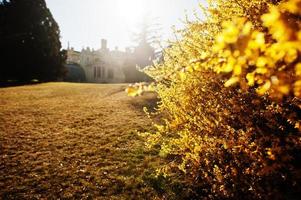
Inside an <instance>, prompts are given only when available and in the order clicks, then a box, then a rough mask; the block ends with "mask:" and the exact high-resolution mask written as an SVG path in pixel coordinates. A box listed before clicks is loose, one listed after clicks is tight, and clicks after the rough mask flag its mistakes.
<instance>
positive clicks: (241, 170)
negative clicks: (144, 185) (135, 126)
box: [130, 0, 301, 199]
mask: <svg viewBox="0 0 301 200" xmlns="http://www.w3.org/2000/svg"><path fill="white" fill-rule="evenodd" d="M202 9H203V10H204V14H205V16H206V20H204V21H202V20H201V19H198V20H196V21H195V22H189V21H188V22H187V23H186V28H185V29H184V30H181V31H178V33H179V34H180V35H181V38H180V39H179V40H178V41H175V42H172V43H171V46H170V47H169V48H167V49H166V50H165V52H164V62H163V63H157V64H155V65H154V66H153V67H150V68H148V69H147V70H146V72H147V74H149V75H150V76H151V77H152V78H153V79H154V80H155V82H156V88H155V90H156V91H157V93H158V95H159V97H160V99H161V102H160V105H159V109H158V113H159V114H160V115H162V116H163V118H162V123H161V124H156V125H155V126H156V128H157V132H156V133H147V134H146V135H147V136H148V146H149V147H152V146H155V145H160V147H161V152H160V155H161V156H164V157H166V160H167V162H166V165H165V166H163V167H162V168H161V169H159V170H158V173H159V174H161V175H162V174H163V175H164V176H168V177H169V178H172V177H174V178H175V177H177V178H178V179H181V180H182V182H183V183H184V186H185V188H189V189H187V190H186V191H185V192H186V195H183V196H185V197H186V198H202V199H289V198H294V197H297V195H300V191H301V188H300V187H301V186H300V183H301V156H300V155H301V154H300V153H301V138H300V136H301V135H300V130H301V128H300V117H301V109H300V106H301V101H300V97H301V93H300V92H301V90H300V88H301V86H300V85H301V84H300V82H301V77H300V75H301V64H300V63H301V13H300V10H301V0H290V1H283V2H280V3H279V1H272V0H254V1H247V0H228V1H226V0H216V1H209V6H208V8H202ZM266 12H267V14H265V13H266ZM141 87H142V86H140V87H138V89H137V93H139V94H140V93H141ZM130 91H131V95H133V94H135V92H133V91H134V90H133V88H132V87H131V88H130Z"/></svg>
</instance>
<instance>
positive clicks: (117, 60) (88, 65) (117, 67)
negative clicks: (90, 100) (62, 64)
mask: <svg viewBox="0 0 301 200" xmlns="http://www.w3.org/2000/svg"><path fill="white" fill-rule="evenodd" d="M67 56H68V57H67V64H73V63H76V64H79V65H80V66H81V67H82V68H83V70H84V71H85V75H86V80H87V82H90V83H122V82H125V75H124V72H123V69H122V67H123V64H124V62H125V60H126V59H128V58H129V57H131V56H132V54H131V53H130V52H122V51H119V50H118V49H117V48H116V49H115V50H113V51H110V50H109V49H108V48H107V41H106V40H104V39H103V40H102V41H101V48H100V49H99V50H93V49H92V50H91V49H90V48H89V47H88V48H86V49H82V51H81V52H79V51H75V50H74V49H73V48H69V47H68V49H67Z"/></svg>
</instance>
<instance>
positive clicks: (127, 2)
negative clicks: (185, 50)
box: [46, 0, 204, 50]
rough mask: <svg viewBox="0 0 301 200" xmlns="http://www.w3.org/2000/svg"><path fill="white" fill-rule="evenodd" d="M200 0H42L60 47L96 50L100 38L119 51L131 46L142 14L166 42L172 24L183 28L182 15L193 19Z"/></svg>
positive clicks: (201, 0)
mask: <svg viewBox="0 0 301 200" xmlns="http://www.w3.org/2000/svg"><path fill="white" fill-rule="evenodd" d="M203 1H204V0H46V3H47V6H48V8H49V9H50V11H51V13H52V15H53V17H54V18H55V20H56V21H57V23H58V24H59V26H60V31H61V42H62V46H63V48H67V46H68V42H69V43H70V46H71V47H74V48H75V49H76V50H81V49H82V48H83V47H84V48H86V47H88V46H89V47H90V48H94V49H99V48H100V44H101V39H102V38H104V39H107V40H108V47H109V48H110V49H114V48H115V47H116V46H118V47H119V49H120V50H124V48H126V47H128V46H133V45H135V44H134V42H133V33H136V32H137V31H138V30H139V28H138V27H139V23H141V22H142V19H143V17H144V16H146V15H148V16H151V18H152V19H155V20H154V22H155V23H158V24H160V27H161V29H160V31H159V32H160V35H161V36H162V40H163V41H166V40H167V39H169V38H171V37H172V35H173V34H172V29H171V27H172V26H175V27H176V28H181V27H183V19H184V18H185V14H186V13H187V14H188V15H189V18H190V19H193V14H192V13H193V11H197V12H199V7H198V5H199V4H200V3H203Z"/></svg>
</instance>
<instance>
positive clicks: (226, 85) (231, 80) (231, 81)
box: [225, 77, 239, 87]
mask: <svg viewBox="0 0 301 200" xmlns="http://www.w3.org/2000/svg"><path fill="white" fill-rule="evenodd" d="M238 81H239V78H238V77H232V78H230V79H229V80H228V81H226V83H225V87H230V86H232V85H234V84H236V83H237V82H238Z"/></svg>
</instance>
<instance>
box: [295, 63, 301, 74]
mask: <svg viewBox="0 0 301 200" xmlns="http://www.w3.org/2000/svg"><path fill="white" fill-rule="evenodd" d="M295 70H296V75H297V76H301V63H298V64H297V65H296V67H295Z"/></svg>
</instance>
